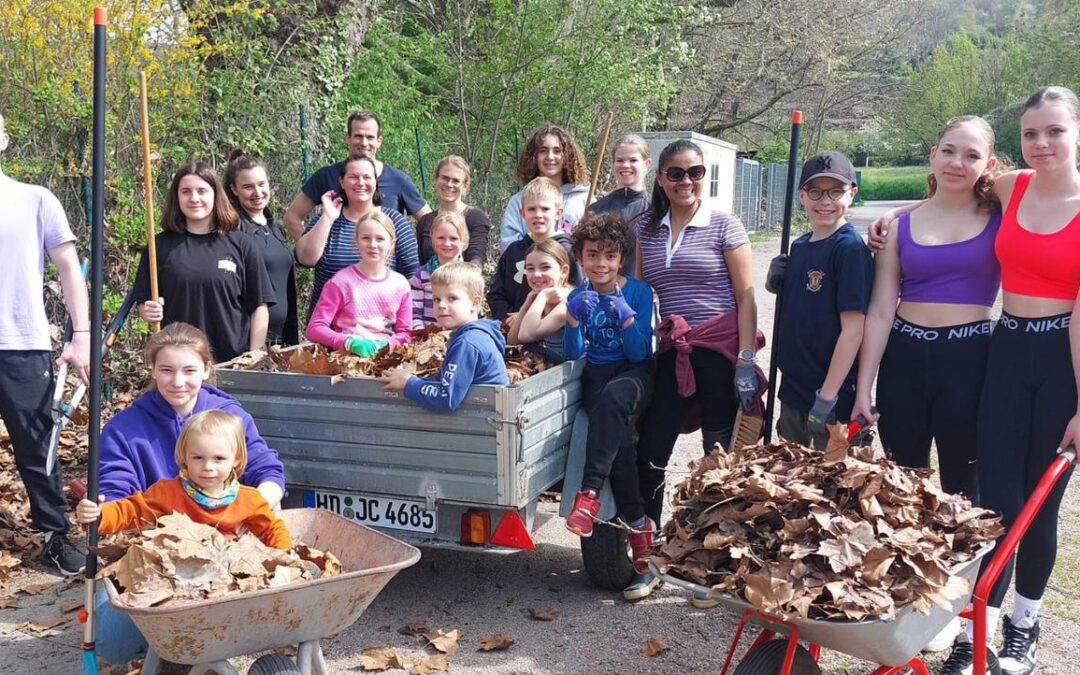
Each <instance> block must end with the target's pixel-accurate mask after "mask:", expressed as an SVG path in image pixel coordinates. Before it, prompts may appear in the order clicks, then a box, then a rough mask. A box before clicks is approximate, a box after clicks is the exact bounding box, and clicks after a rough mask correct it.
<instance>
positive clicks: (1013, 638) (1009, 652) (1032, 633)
mask: <svg viewBox="0 0 1080 675" xmlns="http://www.w3.org/2000/svg"><path fill="white" fill-rule="evenodd" d="M1038 648H1039V622H1038V621H1036V622H1035V623H1034V624H1033V625H1032V626H1031V628H1020V627H1019V626H1014V625H1013V622H1012V619H1010V618H1009V617H1005V633H1004V637H1003V639H1002V643H1001V672H1002V673H1007V674H1008V675H1028V673H1033V672H1035V651H1036V650H1037V649H1038Z"/></svg>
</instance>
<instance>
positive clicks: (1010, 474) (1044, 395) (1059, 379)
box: [976, 314, 1076, 607]
mask: <svg viewBox="0 0 1080 675" xmlns="http://www.w3.org/2000/svg"><path fill="white" fill-rule="evenodd" d="M1075 413H1076V381H1075V379H1074V377H1073V369H1072V359H1071V357H1070V351H1069V315H1068V314H1063V315H1060V316H1053V317H1044V318H1040V319H1022V318H1017V317H1013V316H1010V315H1008V314H1002V316H1001V320H1000V321H999V322H998V325H997V328H995V329H994V335H993V337H992V338H991V340H990V357H989V361H988V363H987V368H986V381H985V383H984V385H983V393H982V402H981V404H980V406H979V424H978V431H977V433H976V439H977V441H978V445H977V447H978V456H979V462H978V470H979V471H978V473H979V491H980V494H981V495H982V504H981V505H982V506H984V507H986V508H988V509H993V510H994V511H998V512H1000V513H1001V514H1002V516H1003V517H1004V521H1005V526H1006V527H1011V526H1012V524H1013V522H1014V521H1015V520H1016V516H1017V515H1018V514H1019V513H1020V509H1021V508H1022V507H1023V505H1024V502H1025V501H1027V498H1028V497H1029V496H1030V495H1031V492H1032V490H1033V489H1034V488H1035V484H1036V483H1038V482H1039V479H1040V478H1041V477H1042V475H1043V473H1044V472H1045V471H1046V469H1047V467H1049V466H1050V464H1051V463H1052V462H1053V461H1054V458H1055V457H1056V455H1057V449H1058V443H1060V442H1061V437H1062V436H1063V435H1064V434H1065V427H1066V425H1067V424H1068V423H1069V420H1070V419H1071V418H1072V416H1073V415H1074V414H1075ZM1071 472H1072V469H1071V468H1070V469H1069V474H1066V475H1065V477H1064V479H1063V480H1060V481H1058V484H1057V486H1056V487H1055V488H1054V490H1053V491H1052V492H1051V493H1050V496H1049V497H1048V498H1047V500H1046V503H1045V504H1043V507H1042V510H1041V511H1039V514H1038V515H1037V516H1036V517H1035V520H1034V521H1033V522H1032V523H1031V528H1030V529H1029V530H1028V531H1027V534H1026V535H1025V536H1024V538H1023V540H1021V542H1020V548H1019V549H1018V551H1017V555H1016V557H1015V567H1016V592H1017V593H1019V594H1020V595H1023V596H1024V597H1026V598H1031V599H1033V600H1038V599H1040V598H1042V596H1043V593H1044V592H1045V591H1046V585H1047V583H1048V582H1049V580H1050V573H1051V572H1052V571H1053V570H1054V562H1055V560H1056V558H1057V526H1058V509H1059V508H1060V506H1061V498H1062V497H1063V496H1064V494H1065V486H1066V485H1067V484H1068V482H1069V480H1068V479H1069V475H1070V474H1071ZM998 543H999V544H1000V543H1001V542H1000V541H999V542H998ZM1012 572H1013V563H1010V564H1009V567H1008V568H1006V569H1005V571H1004V572H1003V573H1002V575H1001V578H1000V579H998V582H997V585H996V586H994V589H993V592H992V593H991V594H990V598H989V604H990V606H991V607H1001V603H1002V601H1003V600H1004V598H1005V592H1006V591H1007V590H1008V588H1009V580H1010V577H1011V576H1012Z"/></svg>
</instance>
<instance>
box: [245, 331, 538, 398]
mask: <svg viewBox="0 0 1080 675" xmlns="http://www.w3.org/2000/svg"><path fill="white" fill-rule="evenodd" d="M449 341H450V331H445V330H440V329H439V327H438V326H429V327H427V328H424V329H423V330H418V331H415V332H413V341H412V342H409V343H407V344H403V345H401V346H398V347H394V348H393V349H391V348H389V347H383V348H382V349H381V350H379V351H378V352H377V353H376V354H375V356H373V357H371V358H370V359H361V358H360V357H358V356H354V355H353V354H351V353H349V352H347V351H334V350H332V349H329V348H327V347H324V346H322V345H318V344H313V343H311V342H306V343H304V344H301V345H297V346H295V347H286V348H280V347H276V346H275V347H271V348H270V351H269V352H262V351H257V352H248V353H247V354H244V355H242V356H238V357H237V358H235V359H233V360H232V361H230V362H229V363H228V364H226V365H225V367H227V368H230V369H233V370H260V371H265V372H286V373H303V374H306V375H329V376H331V377H379V376H380V375H383V374H385V373H387V372H388V371H390V370H393V369H394V368H397V367H398V366H401V365H405V366H407V367H410V368H412V370H413V372H415V373H416V374H417V375H418V376H419V377H436V376H437V375H438V374H439V368H441V367H442V362H443V359H444V358H445V357H446V345H447V343H448V342H449ZM548 367H549V364H548V363H547V362H546V361H544V360H543V359H542V358H541V357H539V356H537V355H536V354H534V353H532V352H526V351H524V350H522V348H521V347H520V346H509V347H507V348H506V370H507V373H508V374H509V375H510V383H511V384H513V383H515V382H520V381H521V380H524V379H526V378H528V377H532V376H533V375H536V374H537V373H539V372H542V371H544V370H547V368H548Z"/></svg>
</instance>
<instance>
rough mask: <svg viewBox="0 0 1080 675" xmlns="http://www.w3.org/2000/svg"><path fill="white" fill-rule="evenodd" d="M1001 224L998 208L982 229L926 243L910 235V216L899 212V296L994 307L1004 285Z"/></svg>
mask: <svg viewBox="0 0 1080 675" xmlns="http://www.w3.org/2000/svg"><path fill="white" fill-rule="evenodd" d="M999 225H1001V212H1000V211H997V210H995V211H994V213H993V215H991V216H990V220H988V221H987V222H986V227H984V228H983V230H982V232H980V233H979V234H978V235H976V236H974V237H972V238H971V239H966V240H964V241H958V242H955V243H952V244H941V245H937V246H926V245H924V244H920V243H917V242H916V241H915V240H913V239H912V238H911V216H910V215H909V214H907V213H905V214H902V215H901V216H900V229H899V231H898V232H897V239H896V244H897V248H898V250H899V253H900V300H901V301H903V302H939V303H946V304H951V305H983V306H984V307H991V306H993V304H994V300H995V299H997V294H998V289H999V288H1000V287H1001V267H1000V266H999V265H998V261H997V258H996V257H995V255H994V237H995V236H996V235H997V231H998V226H999Z"/></svg>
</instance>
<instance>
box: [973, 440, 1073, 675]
mask: <svg viewBox="0 0 1080 675" xmlns="http://www.w3.org/2000/svg"><path fill="white" fill-rule="evenodd" d="M1075 461H1076V448H1075V447H1072V446H1070V447H1068V448H1066V449H1065V450H1064V451H1063V452H1062V453H1061V454H1060V455H1058V457H1057V458H1056V459H1055V460H1054V462H1053V463H1052V464H1051V465H1050V468H1048V469H1047V470H1046V473H1044V474H1043V477H1042V478H1040V479H1039V483H1038V485H1036V486H1035V489H1034V490H1033V491H1032V492H1031V496H1030V497H1028V500H1027V503H1025V504H1024V508H1022V509H1021V510H1020V515H1018V516H1017V517H1016V522H1014V523H1013V525H1012V527H1010V528H1009V531H1008V532H1006V533H1005V539H1004V540H1003V541H1002V542H1001V545H1000V546H998V548H997V550H996V551H994V557H993V558H991V559H990V562H989V563H988V564H987V566H986V569H984V570H983V572H982V574H981V575H980V576H979V581H978V583H976V584H975V592H974V593H973V594H972V597H971V600H972V611H971V615H970V617H969V618H971V620H972V621H974V622H975V636H974V637H975V639H974V642H975V645H974V647H975V649H974V651H975V654H974V663H973V664H972V669H971V672H973V673H985V672H986V630H987V626H986V605H987V598H989V596H990V590H991V589H992V588H993V587H994V584H995V583H997V580H998V578H999V577H1000V576H1001V573H1002V572H1004V571H1005V567H1006V566H1007V565H1008V564H1009V561H1010V560H1011V559H1012V557H1013V554H1014V553H1015V552H1016V548H1017V547H1018V546H1019V545H1020V540H1021V539H1023V538H1024V535H1025V534H1027V531H1028V528H1029V527H1031V521H1033V520H1035V516H1036V515H1038V513H1039V509H1041V508H1042V506H1043V504H1044V503H1045V502H1046V498H1047V497H1049V496H1050V492H1051V491H1052V490H1053V489H1054V486H1055V485H1057V482H1058V480H1060V479H1061V477H1062V476H1063V475H1065V473H1066V472H1067V471H1068V470H1069V467H1070V466H1071V465H1072V464H1073V463H1074V462H1075ZM965 614H966V613H965Z"/></svg>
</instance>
